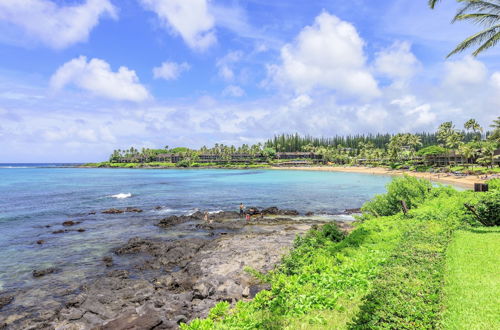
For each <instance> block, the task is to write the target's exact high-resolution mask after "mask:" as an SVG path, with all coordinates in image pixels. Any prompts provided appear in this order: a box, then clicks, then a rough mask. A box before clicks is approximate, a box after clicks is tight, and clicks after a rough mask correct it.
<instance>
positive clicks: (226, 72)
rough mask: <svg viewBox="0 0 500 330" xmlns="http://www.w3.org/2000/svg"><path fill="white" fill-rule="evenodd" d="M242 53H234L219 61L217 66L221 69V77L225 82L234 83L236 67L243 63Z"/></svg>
mask: <svg viewBox="0 0 500 330" xmlns="http://www.w3.org/2000/svg"><path fill="white" fill-rule="evenodd" d="M242 57H243V52H242V51H239V50H238V51H232V52H229V53H227V54H226V55H225V56H224V57H222V58H220V59H218V60H217V63H216V66H217V68H218V69H219V76H220V77H222V79H224V80H225V81H232V80H234V78H235V73H234V65H235V63H237V62H239V61H241V59H242Z"/></svg>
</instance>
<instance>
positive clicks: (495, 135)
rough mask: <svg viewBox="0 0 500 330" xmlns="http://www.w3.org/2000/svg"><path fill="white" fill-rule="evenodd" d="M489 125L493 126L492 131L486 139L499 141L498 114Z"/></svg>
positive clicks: (499, 125)
mask: <svg viewBox="0 0 500 330" xmlns="http://www.w3.org/2000/svg"><path fill="white" fill-rule="evenodd" d="M490 127H491V128H493V132H491V134H490V135H489V136H488V140H490V141H493V142H496V143H500V116H499V117H497V119H495V120H493V124H491V125H490Z"/></svg>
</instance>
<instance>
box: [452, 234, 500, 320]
mask: <svg viewBox="0 0 500 330" xmlns="http://www.w3.org/2000/svg"><path fill="white" fill-rule="evenodd" d="M499 261H500V228H499V227H492V228H482V227H479V228H475V229H470V230H459V231H457V232H456V233H455V235H454V237H453V241H452V242H451V244H450V246H449V248H448V251H447V256H446V273H445V287H444V305H445V307H446V308H445V312H444V317H443V328H445V329H500V267H499V266H500V262H499Z"/></svg>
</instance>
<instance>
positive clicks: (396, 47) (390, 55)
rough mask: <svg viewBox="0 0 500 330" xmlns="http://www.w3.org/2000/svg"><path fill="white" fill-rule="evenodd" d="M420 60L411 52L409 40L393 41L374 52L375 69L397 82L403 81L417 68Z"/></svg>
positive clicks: (410, 76)
mask: <svg viewBox="0 0 500 330" xmlns="http://www.w3.org/2000/svg"><path fill="white" fill-rule="evenodd" d="M420 66H421V65H420V62H419V61H418V59H417V58H416V56H415V55H414V54H413V53H412V52H411V45H410V43H409V42H406V41H404V42H399V41H397V42H395V43H393V44H392V45H391V46H390V47H389V48H387V49H384V50H382V51H380V52H378V53H377V54H376V58H375V63H374V68H375V71H376V72H377V73H379V74H381V75H383V76H386V77H388V78H390V79H392V80H394V81H396V82H397V83H404V82H406V81H407V80H409V79H410V78H412V77H413V75H414V74H415V73H416V72H417V71H418V70H419V68H420Z"/></svg>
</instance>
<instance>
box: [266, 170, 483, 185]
mask: <svg viewBox="0 0 500 330" xmlns="http://www.w3.org/2000/svg"><path fill="white" fill-rule="evenodd" d="M271 169H273V170H300V171H326V172H350V173H366V174H375V175H398V176H401V175H404V174H407V175H410V176H414V177H418V178H423V179H428V180H431V181H434V182H440V183H447V184H452V185H456V186H460V187H463V188H467V189H473V188H474V183H484V182H485V181H486V180H484V179H481V178H480V176H479V175H467V176H455V175H454V174H449V173H428V172H426V173H422V172H411V171H406V170H391V169H387V168H382V167H355V166H345V167H344V166H335V167H333V166H310V167H306V166H303V167H272V168H271Z"/></svg>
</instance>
